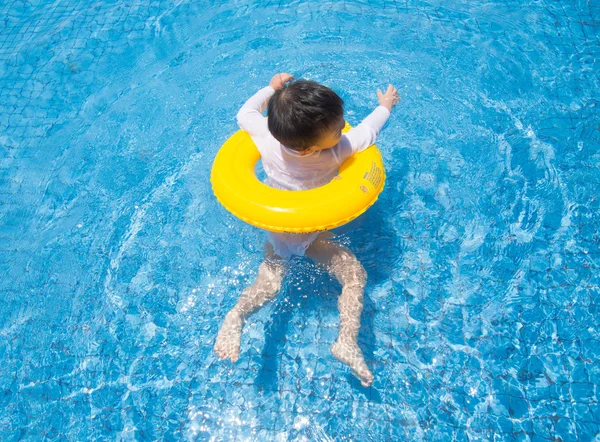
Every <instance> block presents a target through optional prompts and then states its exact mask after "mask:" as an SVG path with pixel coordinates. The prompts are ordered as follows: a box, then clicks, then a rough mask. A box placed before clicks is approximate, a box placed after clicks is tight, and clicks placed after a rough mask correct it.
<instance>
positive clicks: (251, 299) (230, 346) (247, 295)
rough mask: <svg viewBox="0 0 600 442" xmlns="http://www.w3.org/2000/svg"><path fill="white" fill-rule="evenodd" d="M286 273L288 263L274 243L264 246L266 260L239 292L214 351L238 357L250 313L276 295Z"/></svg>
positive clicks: (233, 357) (222, 327)
mask: <svg viewBox="0 0 600 442" xmlns="http://www.w3.org/2000/svg"><path fill="white" fill-rule="evenodd" d="M284 273H285V265H284V264H283V262H282V261H281V260H280V259H279V257H278V256H277V255H275V254H274V253H273V247H272V246H271V245H270V244H269V243H267V245H266V246H265V260H264V261H263V262H262V263H261V264H260V266H259V268H258V275H257V276H256V280H255V281H254V284H252V285H251V286H249V287H247V288H246V289H245V290H244V291H243V292H242V294H241V295H240V297H239V299H238V301H237V303H236V304H235V306H234V307H233V308H232V309H231V310H230V311H229V313H227V315H226V316H225V320H224V321H223V325H222V326H221V330H219V333H218V335H217V340H216V342H215V347H214V348H215V352H216V353H217V355H219V357H220V358H221V359H226V358H229V359H231V361H232V362H236V361H237V360H238V357H239V354H240V340H241V337H242V327H243V326H244V322H245V320H246V318H248V316H250V315H251V314H252V313H254V312H255V311H256V310H258V309H259V308H260V307H262V306H263V305H264V304H265V303H266V302H267V301H270V300H271V299H273V298H274V297H275V296H276V295H277V293H278V292H279V288H280V287H281V281H282V279H283V275H284Z"/></svg>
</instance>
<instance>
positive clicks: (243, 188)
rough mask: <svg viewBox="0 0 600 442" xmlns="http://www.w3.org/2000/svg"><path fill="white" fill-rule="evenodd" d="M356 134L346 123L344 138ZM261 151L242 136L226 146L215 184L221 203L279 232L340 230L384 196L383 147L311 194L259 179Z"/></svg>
mask: <svg viewBox="0 0 600 442" xmlns="http://www.w3.org/2000/svg"><path fill="white" fill-rule="evenodd" d="M349 129H350V125H349V124H348V123H346V127H345V128H344V132H346V131H348V130H349ZM259 159H260V153H259V152H258V149H257V148H256V145H255V144H254V142H253V141H252V139H251V138H250V135H248V134H247V133H246V132H244V131H242V130H240V131H238V132H236V133H235V134H233V135H232V136H231V137H230V138H229V139H228V140H227V141H226V142H225V144H223V146H222V147H221V149H220V150H219V152H218V153H217V156H216V157H215V161H214V163H213V167H212V171H211V175H210V182H211V184H212V189H213V192H214V194H215V197H216V198H217V200H218V201H219V202H220V203H221V204H222V205H223V206H224V207H225V208H226V209H227V210H228V211H229V212H231V213H232V214H233V215H235V216H237V217H238V218H240V219H241V220H242V221H245V222H247V223H249V224H252V225H253V226H256V227H260V228H261V229H265V230H270V231H273V232H289V233H308V232H318V231H321V230H328V229H332V228H334V227H339V226H341V225H343V224H346V223H348V222H350V221H352V220H353V219H355V218H357V217H358V216H360V215H361V214H363V213H364V212H365V211H366V210H367V209H368V208H369V207H371V206H372V205H373V204H374V203H375V201H377V197H378V196H379V194H380V193H381V191H382V190H383V186H384V184H385V171H384V168H383V162H382V160H381V153H380V152H379V149H377V146H375V145H372V146H370V147H368V148H367V149H365V150H363V151H362V152H359V153H357V154H355V155H352V156H351V157H350V158H349V159H348V160H346V161H345V162H344V164H342V166H341V167H340V170H339V172H338V175H337V176H336V177H335V178H334V179H333V180H332V181H330V182H329V183H327V184H325V185H324V186H321V187H317V188H314V189H309V190H297V191H292V190H279V189H275V188H272V187H269V186H267V185H266V184H264V183H262V182H260V180H259V179H258V178H257V177H256V173H255V171H254V168H255V166H256V163H257V162H258V160H259Z"/></svg>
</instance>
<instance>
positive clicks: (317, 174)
mask: <svg viewBox="0 0 600 442" xmlns="http://www.w3.org/2000/svg"><path fill="white" fill-rule="evenodd" d="M274 93H275V90H274V89H273V88H272V87H270V86H267V87H265V88H263V89H261V90H259V91H258V92H257V93H256V94H254V95H253V96H252V97H251V98H250V99H249V100H248V101H246V103H245V104H244V105H243V106H242V108H241V109H240V111H239V112H238V114H237V121H238V124H239V126H240V128H241V129H243V130H245V131H246V132H248V134H249V135H250V137H251V138H252V141H254V144H256V147H257V148H258V151H259V152H260V155H261V157H262V165H263V169H264V171H265V173H266V175H267V182H266V184H268V185H270V186H271V187H275V188H277V189H283V190H305V189H312V188H315V187H319V186H322V185H324V184H327V183H328V182H329V181H331V180H332V179H333V178H334V177H335V176H336V175H337V172H338V169H339V168H340V166H341V165H342V164H343V163H344V161H346V160H347V159H348V158H350V157H351V156H352V155H354V154H355V153H357V152H360V151H361V150H364V149H366V148H367V147H369V146H370V145H372V144H374V143H375V139H376V138H377V135H378V134H379V132H380V131H381V128H382V127H383V125H384V124H385V123H386V121H387V120H388V118H389V116H390V111H388V110H387V109H386V108H385V107H383V106H378V107H377V108H375V110H374V111H373V112H372V113H371V114H370V115H369V116H368V117H367V118H365V119H364V120H363V121H362V122H361V123H360V124H359V125H358V126H356V127H353V128H352V129H350V130H349V131H348V132H346V133H345V134H342V138H341V139H340V141H339V143H338V144H336V145H335V146H334V147H332V148H331V149H323V150H318V151H314V152H312V153H310V154H308V155H300V154H299V153H298V152H296V151H294V150H292V149H289V148H287V147H286V146H284V145H283V144H281V143H280V142H279V141H277V140H276V139H275V137H273V135H271V132H269V128H268V126H267V119H266V118H265V117H264V116H263V112H264V110H265V109H266V107H267V103H268V101H269V98H271V96H272V95H273V94H274ZM318 234H319V232H314V233H307V234H293V233H275V232H268V239H269V241H270V242H271V244H272V245H273V249H274V251H275V253H276V254H277V255H279V256H280V257H282V258H289V257H290V256H291V255H304V252H305V251H306V249H307V248H308V246H310V244H311V243H312V242H313V241H314V240H315V239H316V238H317V236H318Z"/></svg>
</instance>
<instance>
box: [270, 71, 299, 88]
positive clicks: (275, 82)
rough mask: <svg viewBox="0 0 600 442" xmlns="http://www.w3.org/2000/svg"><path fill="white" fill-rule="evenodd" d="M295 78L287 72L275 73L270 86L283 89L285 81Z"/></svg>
mask: <svg viewBox="0 0 600 442" xmlns="http://www.w3.org/2000/svg"><path fill="white" fill-rule="evenodd" d="M293 78H294V76H293V75H290V74H286V73H285V72H282V73H281V74H275V75H274V76H273V78H271V82H270V83H269V86H271V87H272V88H273V89H275V90H277V89H281V88H282V87H283V85H284V84H285V83H287V82H288V81H290V80H291V79H293Z"/></svg>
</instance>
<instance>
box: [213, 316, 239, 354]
mask: <svg viewBox="0 0 600 442" xmlns="http://www.w3.org/2000/svg"><path fill="white" fill-rule="evenodd" d="M242 325H243V323H242V316H241V315H240V314H239V313H238V312H236V311H234V310H230V311H229V313H227V315H226V316H225V320H224V321H223V325H222V326H221V330H219V333H218V334H217V341H216V342H215V353H217V355H218V356H219V357H220V358H221V359H231V362H237V360H238V357H239V356H240V340H241V339H242Z"/></svg>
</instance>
